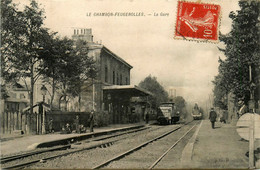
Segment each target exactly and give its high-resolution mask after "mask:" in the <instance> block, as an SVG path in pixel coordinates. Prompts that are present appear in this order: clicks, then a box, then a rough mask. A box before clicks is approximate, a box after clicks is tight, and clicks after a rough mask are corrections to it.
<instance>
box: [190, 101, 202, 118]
mask: <svg viewBox="0 0 260 170" xmlns="http://www.w3.org/2000/svg"><path fill="white" fill-rule="evenodd" d="M191 116H192V117H193V119H194V120H200V119H202V111H201V109H200V108H199V106H198V104H197V103H195V106H194V107H193V109H192V113H191Z"/></svg>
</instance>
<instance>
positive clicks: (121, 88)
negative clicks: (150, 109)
mask: <svg viewBox="0 0 260 170" xmlns="http://www.w3.org/2000/svg"><path fill="white" fill-rule="evenodd" d="M103 90H104V91H106V92H110V93H127V94H129V95H130V96H131V97H136V96H149V95H151V96H152V95H153V94H152V93H151V92H149V91H147V90H145V89H143V88H141V87H138V86H136V85H112V86H104V87H103Z"/></svg>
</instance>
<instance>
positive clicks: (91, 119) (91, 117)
mask: <svg viewBox="0 0 260 170" xmlns="http://www.w3.org/2000/svg"><path fill="white" fill-rule="evenodd" d="M93 126H94V110H91V112H90V115H89V129H90V132H94V130H93Z"/></svg>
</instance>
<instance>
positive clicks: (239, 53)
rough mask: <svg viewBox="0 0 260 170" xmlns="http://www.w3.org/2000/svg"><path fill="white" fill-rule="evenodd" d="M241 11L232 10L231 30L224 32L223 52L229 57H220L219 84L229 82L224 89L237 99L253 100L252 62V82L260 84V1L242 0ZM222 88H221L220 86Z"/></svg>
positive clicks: (240, 3)
mask: <svg viewBox="0 0 260 170" xmlns="http://www.w3.org/2000/svg"><path fill="white" fill-rule="evenodd" d="M239 6H240V8H241V9H240V10H239V11H237V14H236V13H235V12H231V13H230V15H229V17H230V18H231V19H232V20H233V22H232V30H231V32H230V33H228V34H226V35H223V34H220V41H222V42H224V44H225V48H224V49H221V48H219V49H220V51H223V52H224V54H225V56H226V58H225V59H224V60H221V59H220V60H219V63H220V65H219V75H220V77H219V78H218V79H219V80H217V82H216V83H215V86H216V85H217V86H216V87H221V88H222V87H223V84H228V87H227V89H225V90H224V91H231V92H232V93H234V95H235V98H236V99H240V100H243V101H244V102H245V103H247V102H248V100H249V95H248V94H249V89H250V83H251V82H249V65H251V66H252V75H253V79H252V81H253V82H254V83H255V84H256V86H259V81H258V80H257V74H259V68H260V62H259V61H260V55H259V50H260V47H259V44H260V38H259V34H260V32H259V25H257V24H259V20H258V18H259V9H260V2H259V1H251V2H247V1H242V0H241V1H239ZM218 89H219V88H218Z"/></svg>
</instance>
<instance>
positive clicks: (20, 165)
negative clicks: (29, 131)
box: [2, 122, 190, 169]
mask: <svg viewBox="0 0 260 170" xmlns="http://www.w3.org/2000/svg"><path fill="white" fill-rule="evenodd" d="M189 123H190V122H189ZM189 123H187V124H189ZM187 124H184V125H180V126H178V127H175V128H174V129H173V130H171V131H167V132H166V133H164V134H162V135H160V136H157V137H155V138H153V139H151V140H149V141H147V142H144V143H142V144H140V145H138V146H137V147H135V148H133V149H131V150H129V151H126V152H124V153H122V154H120V155H118V156H116V157H113V159H110V160H108V161H106V162H104V163H102V164H100V165H98V166H95V167H93V168H94V169H96V168H102V167H104V166H106V165H107V164H109V163H110V162H113V161H115V160H118V159H120V158H122V157H124V156H126V155H128V154H130V153H132V152H135V151H137V150H138V149H140V148H142V147H144V146H145V145H148V144H149V143H152V142H153V141H156V140H158V139H161V138H163V137H165V136H167V135H169V134H171V133H173V132H174V131H177V130H178V129H180V128H182V127H183V126H185V125H187ZM148 128H149V127H144V128H141V129H134V130H130V131H124V132H122V133H118V134H112V135H106V136H99V137H95V138H92V139H90V140H87V141H84V142H85V143H89V142H92V141H101V142H99V143H98V144H94V145H92V146H88V147H85V148H81V149H76V150H73V151H71V150H66V153H61V154H56V155H53V153H52V152H51V151H50V152H51V154H52V156H50V155H48V156H44V157H41V158H40V159H35V160H32V161H31V160H30V161H28V162H25V161H24V160H22V159H23V156H22V155H20V157H19V156H18V157H17V159H18V161H19V162H20V163H17V164H15V165H11V166H5V167H4V166H2V168H3V169H18V168H24V167H30V166H31V165H32V164H35V163H39V162H41V163H42V162H46V161H47V160H51V159H55V158H59V157H62V156H67V155H70V154H73V153H77V152H82V151H86V150H91V149H95V148H105V147H109V146H110V145H113V144H114V143H115V142H117V141H119V140H122V139H116V140H112V141H111V140H110V141H104V140H107V139H110V138H113V137H117V136H122V135H125V134H129V133H134V134H133V135H134V136H135V135H136V134H135V132H138V131H143V130H145V129H148ZM155 129H156V128H155ZM155 129H150V130H149V131H150V132H152V131H153V130H155ZM157 129H160V127H158V128H157ZM123 138H124V139H125V138H127V136H126V137H124V136H123ZM64 147H65V146H64ZM67 147H69V148H70V147H71V146H70V145H68V146H67ZM60 149H61V148H60ZM46 152H47V151H46ZM34 154H37V153H34ZM24 156H27V157H28V156H31V155H30V154H27V155H24ZM19 159H21V160H19ZM3 161H4V160H3ZM11 163H12V162H11Z"/></svg>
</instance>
